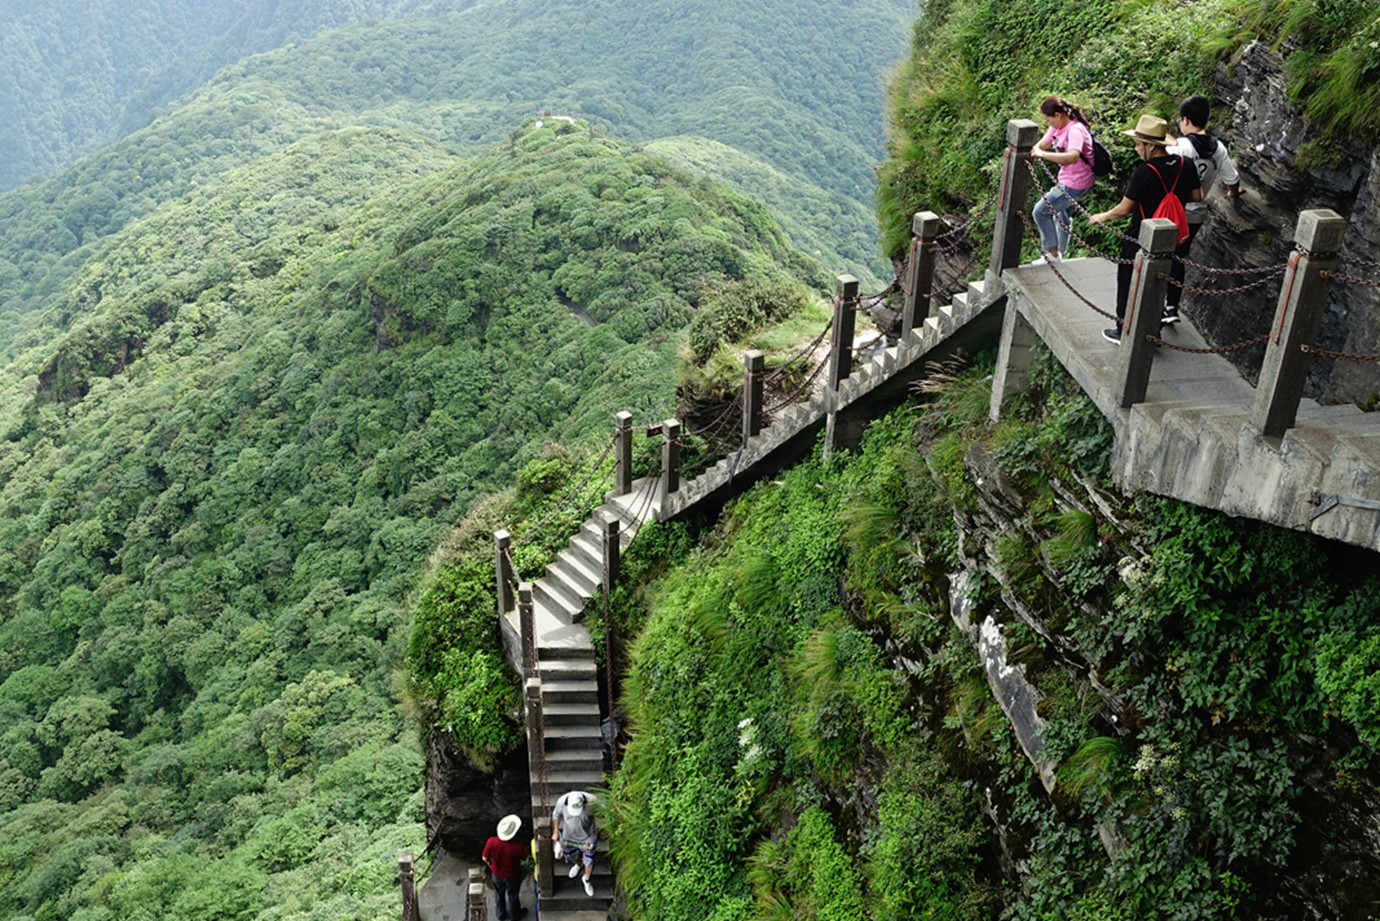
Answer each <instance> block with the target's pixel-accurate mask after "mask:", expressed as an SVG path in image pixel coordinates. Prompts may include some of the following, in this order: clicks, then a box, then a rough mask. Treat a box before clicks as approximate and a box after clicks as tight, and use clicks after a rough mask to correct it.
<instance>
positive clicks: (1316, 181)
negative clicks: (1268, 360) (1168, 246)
mask: <svg viewBox="0 0 1380 921" xmlns="http://www.w3.org/2000/svg"><path fill="white" fill-rule="evenodd" d="M1216 95H1217V97H1218V100H1219V101H1220V102H1222V103H1225V104H1226V105H1227V106H1228V107H1229V108H1230V110H1231V113H1232V114H1231V124H1230V125H1226V126H1219V127H1218V128H1216V129H1214V133H1216V134H1218V135H1219V136H1220V137H1222V139H1223V140H1224V141H1226V143H1227V145H1228V147H1229V148H1230V150H1231V153H1232V157H1233V158H1234V160H1235V161H1236V165H1237V168H1238V169H1239V170H1240V171H1241V180H1242V185H1243V187H1244V188H1245V190H1246V192H1245V194H1244V195H1243V196H1242V197H1241V198H1238V199H1229V198H1227V197H1226V196H1225V195H1224V194H1223V193H1222V190H1221V189H1220V188H1219V189H1216V190H1213V192H1212V194H1211V195H1210V196H1209V199H1208V205H1209V208H1210V209H1211V212H1212V219H1211V223H1210V224H1209V226H1208V227H1207V228H1206V229H1205V231H1204V232H1203V233H1202V234H1200V236H1199V237H1198V238H1197V239H1196V240H1195V242H1194V245H1193V252H1192V256H1191V258H1192V259H1193V261H1195V262H1197V263H1199V264H1202V265H1205V266H1217V267H1232V266H1253V265H1254V266H1264V265H1272V264H1277V263H1281V262H1284V261H1286V260H1287V259H1288V258H1289V253H1290V252H1291V251H1292V249H1293V246H1294V239H1293V234H1294V227H1295V226H1296V225H1297V223H1298V215H1299V212H1300V211H1302V210H1306V209H1310V208H1331V209H1332V210H1334V211H1336V212H1337V213H1338V214H1340V215H1342V216H1343V217H1345V218H1346V219H1347V222H1348V225H1349V226H1348V231H1347V238H1346V246H1345V249H1344V250H1343V253H1342V256H1343V259H1344V262H1343V265H1342V267H1341V270H1342V272H1343V273H1345V274H1349V275H1351V276H1360V277H1369V278H1375V279H1380V268H1375V267H1373V266H1368V265H1366V263H1376V262H1377V261H1380V152H1377V150H1376V149H1375V148H1372V147H1369V146H1366V145H1364V144H1362V143H1360V142H1359V141H1338V140H1336V139H1335V138H1330V137H1326V136H1324V135H1323V134H1322V132H1320V131H1319V130H1318V129H1316V128H1315V127H1313V126H1311V125H1310V124H1309V123H1308V122H1307V121H1306V120H1305V119H1304V117H1303V115H1302V114H1301V113H1300V112H1299V111H1298V109H1296V108H1295V107H1294V106H1293V105H1292V104H1291V103H1290V101H1289V93H1288V85H1287V81H1286V79H1285V76H1284V70H1283V61H1282V59H1281V57H1280V56H1279V55H1278V54H1276V53H1275V52H1273V51H1271V50H1270V49H1269V48H1268V47H1266V46H1265V45H1262V44H1260V43H1259V42H1255V43H1252V44H1251V45H1249V46H1248V47H1247V48H1246V49H1245V51H1244V53H1243V54H1242V56H1241V58H1240V60H1239V61H1237V62H1236V64H1234V65H1233V66H1231V67H1222V68H1221V69H1219V72H1218V75H1217V89H1216ZM1187 280H1188V283H1189V284H1190V285H1194V286H1198V287H1208V288H1219V289H1220V288H1232V287H1236V286H1238V285H1240V284H1242V282H1243V280H1249V279H1243V278H1242V277H1241V276H1234V275H1221V276H1218V277H1216V278H1215V279H1213V278H1206V277H1205V274H1204V273H1202V272H1199V271H1194V270H1190V272H1189V274H1188V279H1187ZM1262 291H1264V292H1268V293H1265V294H1262ZM1277 293H1278V286H1277V285H1274V286H1267V287H1266V288H1264V289H1256V290H1252V291H1246V292H1242V293H1239V294H1230V295H1219V296H1205V295H1195V294H1193V293H1191V292H1190V293H1189V295H1188V296H1186V297H1185V299H1184V305H1185V310H1186V312H1187V313H1188V314H1189V316H1191V317H1192V318H1193V320H1194V321H1195V323H1197V324H1198V326H1199V328H1200V329H1203V330H1204V331H1205V332H1207V333H1208V334H1209V335H1210V337H1211V340H1212V341H1213V342H1214V343H1216V344H1221V345H1229V344H1231V343H1234V342H1240V341H1242V340H1245V339H1250V338H1253V337H1255V336H1257V335H1259V334H1260V333H1262V332H1264V331H1266V330H1267V329H1269V326H1270V323H1271V321H1272V319H1273V318H1274V312H1275V306H1276V297H1277ZM1320 345H1322V346H1323V347H1324V348H1328V349H1333V350H1337V351H1342V352H1347V353H1352V354H1376V353H1380V287H1374V286H1367V285H1362V284H1355V283H1350V282H1345V281H1338V282H1337V283H1335V284H1334V286H1333V291H1332V296H1331V298H1330V300H1329V302H1328V309H1327V315H1326V317H1325V319H1324V320H1323V327H1322V332H1321V334H1320ZM1264 353H1265V347H1264V346H1257V347H1255V348H1252V349H1247V350H1244V351H1239V352H1234V353H1230V355H1229V357H1231V358H1232V360H1233V361H1234V362H1236V364H1237V365H1238V366H1239V367H1240V368H1241V369H1242V371H1243V373H1245V374H1246V375H1247V377H1248V378H1249V379H1251V380H1252V381H1254V380H1255V378H1256V376H1257V375H1258V373H1259V370H1260V362H1261V359H1262V357H1263V356H1264ZM1377 392H1380V363H1377V362H1356V361H1346V360H1335V361H1334V360H1332V359H1324V358H1315V359H1314V362H1313V368H1312V373H1311V375H1310V377H1309V384H1308V391H1307V396H1309V397H1312V398H1314V399H1317V400H1319V401H1321V402H1324V403H1346V402H1365V401H1367V400H1372V399H1373V398H1375V396H1376V394H1377Z"/></svg>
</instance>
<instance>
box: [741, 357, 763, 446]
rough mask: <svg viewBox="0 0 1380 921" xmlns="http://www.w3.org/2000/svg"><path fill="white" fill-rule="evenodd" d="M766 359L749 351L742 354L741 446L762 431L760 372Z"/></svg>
mask: <svg viewBox="0 0 1380 921" xmlns="http://www.w3.org/2000/svg"><path fill="white" fill-rule="evenodd" d="M766 366H767V359H766V356H764V355H763V354H762V353H761V352H759V351H757V350H755V349H750V350H748V351H746V352H744V353H743V444H747V442H748V439H749V438H751V437H752V436H753V435H756V434H757V433H758V432H760V431H762V371H763V369H764V368H766Z"/></svg>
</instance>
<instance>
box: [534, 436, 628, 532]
mask: <svg viewBox="0 0 1380 921" xmlns="http://www.w3.org/2000/svg"><path fill="white" fill-rule="evenodd" d="M614 441H615V439H609V442H608V444H607V445H605V446H604V452H603V453H602V454H600V455H599V459H598V460H596V461H595V462H594V463H593V464H592V465H591V466H590V468H589V472H588V473H586V474H585V478H584V480H583V481H581V483H580V485H579V486H577V487H575V489H573V490H570V491H569V492H567V493H566V494H565V495H564V496H563V497H562V499H561V500H560V501H559V502H557V504H556V505H554V506H553V507H552V508H551V509H550V510H549V511H547V513H546V514H545V515H543V516H542V518H541V520H540V521H538V522H537V523H536V524H535V525H533V526H532V527H530V528H528V529H527V530H526V531H525V532H523V535H522V537H518V538H514V539H513V546H514V547H521V546H522V545H523V544H525V543H527V541H528V540H530V539H531V538H532V537H533V536H534V535H536V534H538V533H540V532H541V531H542V530H543V529H544V528H545V527H546V526H547V525H548V524H550V523H551V521H552V519H554V518H555V517H556V516H557V515H559V514H560V513H561V512H565V511H570V510H572V509H573V508H574V506H575V504H576V503H577V502H579V497H580V494H581V493H583V492H584V491H585V488H586V487H588V486H589V484H590V483H591V482H592V481H593V479H594V474H595V473H596V472H597V471H598V470H600V469H602V468H603V466H604V461H606V460H608V458H609V455H610V454H612V453H613V446H614ZM607 475H608V474H605V476H607Z"/></svg>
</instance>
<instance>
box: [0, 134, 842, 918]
mask: <svg viewBox="0 0 1380 921" xmlns="http://www.w3.org/2000/svg"><path fill="white" fill-rule="evenodd" d="M783 267H784V268H783ZM791 273H794V274H795V275H796V276H797V277H799V278H803V279H814V280H817V279H819V277H820V275H821V272H820V270H819V268H818V266H817V265H815V264H814V263H812V262H811V261H810V260H808V259H807V258H805V257H797V256H795V255H793V254H792V252H791V251H790V250H789V249H787V248H786V246H785V244H784V240H783V238H782V237H781V235H780V233H779V231H777V230H776V229H775V228H774V226H773V224H772V222H771V219H770V217H769V216H768V215H767V214H766V212H765V211H764V210H762V209H761V207H760V206H758V205H756V204H754V203H752V202H751V201H749V200H747V199H744V198H742V197H741V196H737V195H735V194H734V193H731V192H729V191H727V190H725V189H722V188H715V187H711V186H708V185H706V184H704V183H702V182H699V181H697V180H693V179H692V178H691V177H689V176H688V175H687V174H684V173H681V172H679V171H678V170H676V169H674V168H673V167H671V166H670V165H669V164H667V163H666V162H665V161H662V160H660V159H658V158H655V157H652V156H650V155H647V154H644V153H640V152H637V151H636V150H634V149H632V148H630V147H628V146H627V145H624V144H621V143H618V142H614V141H611V140H608V139H605V138H602V137H600V136H598V135H596V134H595V133H592V132H591V131H590V130H589V129H588V128H587V127H586V126H572V125H566V124H565V123H563V122H557V123H555V124H554V125H548V126H547V127H545V128H540V129H538V128H535V127H532V126H531V125H529V126H527V127H525V128H521V129H519V130H517V131H514V132H513V137H512V140H511V141H510V142H509V143H507V144H504V145H503V146H502V147H501V148H497V149H494V150H491V151H489V152H487V153H484V154H482V155H479V156H477V157H474V158H472V159H459V158H457V157H455V156H454V155H453V154H452V153H450V152H449V151H447V150H446V149H444V148H442V147H441V146H439V145H437V144H434V143H432V142H429V141H427V140H425V139H424V138H421V137H419V136H418V135H415V134H408V133H403V132H400V131H396V130H391V129H381V128H365V129H350V130H344V131H338V132H329V133H325V134H320V135H316V136H313V137H309V138H306V139H304V140H302V141H299V142H298V143H296V144H294V145H292V146H290V147H288V148H287V149H286V150H284V151H283V152H282V153H280V154H276V155H273V156H269V157H265V158H263V159H260V160H258V161H255V162H253V163H251V164H249V165H247V166H244V167H241V168H237V169H232V170H230V171H229V172H227V173H226V174H225V175H224V176H222V177H220V179H219V180H217V181H215V182H214V183H210V182H208V183H207V184H205V185H202V186H200V187H198V188H196V189H194V190H193V191H190V192H189V193H187V194H186V195H185V196H183V197H182V198H181V199H179V200H178V201H175V202H172V203H169V204H167V205H165V206H163V207H161V208H159V209H157V210H156V211H155V212H154V213H153V214H151V215H150V216H148V217H146V218H144V219H142V220H139V221H135V222H133V223H131V224H129V225H128V226H127V227H126V228H125V229H123V230H122V231H119V232H118V233H116V234H114V235H113V236H112V237H111V238H110V239H109V240H108V241H107V242H106V243H105V244H104V245H103V246H102V248H101V249H100V251H99V254H98V258H95V259H92V260H91V261H90V262H89V263H88V264H86V265H85V266H84V267H83V268H82V269H81V270H80V271H79V272H77V273H75V274H74V276H73V277H72V279H71V281H70V282H69V283H68V284H66V285H64V286H63V287H62V288H61V289H59V290H58V291H56V292H55V293H54V295H53V297H54V303H55V305H56V306H55V307H54V309H55V310H58V311H60V312H61V313H63V314H64V315H65V316H66V317H67V321H68V322H67V324H66V329H65V331H64V332H63V333H62V334H61V335H60V336H56V337H52V338H49V339H47V340H39V339H38V338H37V337H36V336H37V334H35V338H34V339H32V340H30V341H28V342H27V343H26V344H25V347H24V349H23V350H22V352H21V353H20V354H19V357H18V358H17V360H16V361H14V362H13V363H11V364H10V365H9V366H8V367H7V368H6V369H5V370H4V376H3V383H0V392H3V394H4V400H3V404H2V405H0V436H3V437H0V474H2V475H3V484H4V485H3V487H2V488H0V508H3V510H4V514H3V516H0V547H3V550H0V595H2V596H3V599H4V603H3V612H4V613H3V619H2V622H0V714H3V722H2V723H0V725H3V735H0V829H3V834H0V839H3V844H0V913H4V914H5V915H6V916H9V917H35V918H48V917H74V918H85V919H97V918H101V919H104V918H121V919H124V918H139V917H179V918H191V919H208V921H209V919H225V918H257V917H263V918H269V917H272V918H275V919H280V918H299V917H303V918H304V917H309V916H311V917H323V916H329V917H332V918H354V917H358V918H373V917H378V916H380V915H381V914H383V913H385V909H384V906H391V905H394V904H395V900H396V897H397V896H396V888H395V884H394V873H395V868H394V867H393V861H394V860H395V858H396V855H397V852H398V851H399V850H401V849H405V848H410V849H412V850H414V851H417V852H420V851H421V850H422V847H423V845H424V844H425V834H424V830H423V829H422V826H421V825H420V824H419V823H420V822H421V814H420V811H419V804H420V800H418V799H416V798H414V797H413V794H414V793H416V792H417V791H418V789H419V786H420V781H421V770H422V758H421V755H420V754H419V751H418V748H417V746H416V742H415V737H414V727H413V726H412V725H410V723H409V720H408V719H407V718H406V717H405V716H404V715H403V714H402V713H400V712H399V710H398V706H397V701H398V697H399V691H398V688H397V687H396V685H395V684H394V674H393V673H394V670H395V669H396V668H398V667H399V665H400V664H401V656H402V653H403V649H404V646H405V644H406V641H407V636H408V624H407V623H406V619H405V616H404V614H403V605H402V603H403V599H404V596H405V594H406V593H407V591H408V589H409V587H410V586H412V585H413V584H414V583H415V581H416V579H417V577H418V575H419V573H420V572H421V569H422V567H423V564H424V561H425V560H426V558H427V556H428V555H429V554H430V553H431V551H432V549H433V546H434V545H435V542H436V539H437V535H438V534H439V533H440V531H441V530H442V529H443V528H444V526H445V525H447V524H448V523H450V522H451V521H453V520H454V518H455V516H456V515H457V514H459V513H460V512H462V511H463V510H465V509H466V508H467V507H468V505H469V504H470V503H471V502H472V501H473V500H474V499H475V498H476V497H477V496H482V495H485V494H487V493H489V492H492V491H494V490H497V489H501V488H503V487H505V486H506V485H507V484H508V483H509V482H510V481H511V479H512V478H513V476H514V474H515V472H516V471H517V470H519V469H520V468H521V467H522V466H523V464H524V463H525V462H526V461H527V460H529V459H530V458H532V457H534V456H535V455H536V454H537V452H538V450H539V449H540V447H541V446H542V445H543V444H544V443H545V442H547V441H548V440H549V439H555V438H560V439H564V440H566V441H568V442H573V443H579V442H580V441H581V440H582V439H585V438H587V437H588V436H590V435H591V434H592V433H598V434H599V435H601V436H602V434H603V433H604V432H605V431H606V429H607V426H608V424H609V420H610V418H611V413H612V412H613V411H614V410H615V409H622V408H629V407H631V408H634V409H635V410H636V411H638V412H639V414H641V415H644V417H645V416H651V415H653V414H654V413H665V412H666V411H667V410H668V408H669V405H670V401H671V399H672V394H673V389H674V384H675V381H674V371H673V362H674V356H675V351H676V347H677V344H678V341H679V340H678V336H677V333H678V331H679V330H680V329H682V328H683V326H684V324H685V323H686V322H687V321H688V319H689V318H690V317H691V315H692V314H693V311H694V309H695V306H696V304H697V303H698V301H699V299H700V297H701V296H702V295H703V293H704V291H705V290H706V286H707V285H712V284H714V283H715V282H716V281H725V280H733V279H743V280H757V281H761V282H780V281H785V280H787V279H788V278H789V276H790V274H791ZM591 323H593V324H594V325H591ZM313 912H316V913H317V914H312V913H313Z"/></svg>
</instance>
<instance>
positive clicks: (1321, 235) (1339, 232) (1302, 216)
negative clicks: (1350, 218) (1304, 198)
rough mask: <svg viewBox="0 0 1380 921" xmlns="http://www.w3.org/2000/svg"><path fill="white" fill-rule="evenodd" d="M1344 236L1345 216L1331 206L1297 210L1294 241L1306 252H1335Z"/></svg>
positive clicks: (1340, 245)
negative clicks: (1297, 219)
mask: <svg viewBox="0 0 1380 921" xmlns="http://www.w3.org/2000/svg"><path fill="white" fill-rule="evenodd" d="M1345 237H1346V218H1344V217H1342V216H1341V215H1340V214H1338V213H1337V212H1336V211H1333V210H1332V209H1331V208H1313V209H1310V210H1308V211H1300V212H1299V225H1298V229H1297V230H1295V231H1294V242H1295V243H1296V244H1298V246H1299V247H1300V248H1301V249H1303V251H1304V252H1306V253H1335V252H1338V251H1339V250H1341V248H1342V240H1343V239H1344V238H1345Z"/></svg>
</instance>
